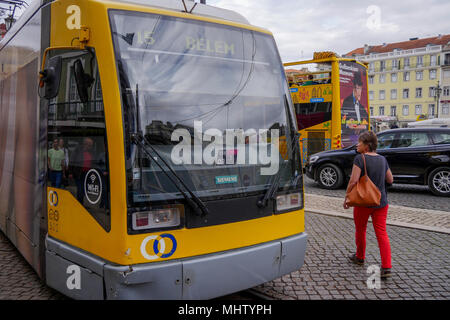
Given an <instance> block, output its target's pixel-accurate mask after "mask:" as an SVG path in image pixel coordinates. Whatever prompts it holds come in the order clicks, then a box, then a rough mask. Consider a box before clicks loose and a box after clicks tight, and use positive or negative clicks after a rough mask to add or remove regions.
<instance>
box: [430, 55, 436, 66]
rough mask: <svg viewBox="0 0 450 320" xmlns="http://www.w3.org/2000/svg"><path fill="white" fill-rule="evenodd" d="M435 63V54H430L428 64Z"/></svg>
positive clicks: (432, 64) (433, 64)
mask: <svg viewBox="0 0 450 320" xmlns="http://www.w3.org/2000/svg"><path fill="white" fill-rule="evenodd" d="M435 65H436V56H435V55H431V56H430V66H435Z"/></svg>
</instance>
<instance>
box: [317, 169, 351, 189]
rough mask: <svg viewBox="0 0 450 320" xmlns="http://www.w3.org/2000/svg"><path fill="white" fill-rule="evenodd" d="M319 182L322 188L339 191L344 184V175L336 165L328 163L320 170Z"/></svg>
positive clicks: (318, 174)
mask: <svg viewBox="0 0 450 320" xmlns="http://www.w3.org/2000/svg"><path fill="white" fill-rule="evenodd" d="M317 182H318V183H319V185H320V186H321V187H322V188H325V189H337V188H339V187H340V186H341V185H342V183H343V182H344V174H343V173H342V170H341V169H339V167H337V166H336V165H334V164H331V163H327V164H325V165H323V166H321V167H320V168H319V171H318V173H317Z"/></svg>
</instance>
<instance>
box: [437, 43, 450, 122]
mask: <svg viewBox="0 0 450 320" xmlns="http://www.w3.org/2000/svg"><path fill="white" fill-rule="evenodd" d="M441 68H442V71H441V88H442V90H440V91H439V93H440V94H439V96H440V97H439V100H440V101H439V102H440V104H441V108H440V109H441V110H440V111H441V114H440V115H439V118H450V44H447V45H445V46H444V47H443V50H442V53H441Z"/></svg>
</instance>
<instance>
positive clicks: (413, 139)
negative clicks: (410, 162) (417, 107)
mask: <svg viewBox="0 0 450 320" xmlns="http://www.w3.org/2000/svg"><path fill="white" fill-rule="evenodd" d="M429 144H430V142H429V140H428V135H427V134H426V133H425V132H402V133H400V135H399V137H398V138H397V139H396V143H395V147H396V148H408V147H421V146H427V145H429Z"/></svg>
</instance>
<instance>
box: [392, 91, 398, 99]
mask: <svg viewBox="0 0 450 320" xmlns="http://www.w3.org/2000/svg"><path fill="white" fill-rule="evenodd" d="M391 99H397V89H391Z"/></svg>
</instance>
